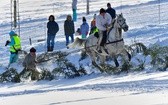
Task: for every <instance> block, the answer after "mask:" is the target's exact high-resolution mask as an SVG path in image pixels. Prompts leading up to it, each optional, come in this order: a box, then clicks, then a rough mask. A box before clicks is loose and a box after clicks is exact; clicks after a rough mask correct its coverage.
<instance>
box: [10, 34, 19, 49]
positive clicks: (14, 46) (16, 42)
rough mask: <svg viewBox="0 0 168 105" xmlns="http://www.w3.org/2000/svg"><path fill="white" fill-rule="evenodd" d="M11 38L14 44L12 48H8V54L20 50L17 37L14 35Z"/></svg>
mask: <svg viewBox="0 0 168 105" xmlns="http://www.w3.org/2000/svg"><path fill="white" fill-rule="evenodd" d="M12 38H13V39H14V42H15V44H14V45H13V46H10V52H16V51H18V50H21V43H20V37H19V36H18V35H14V36H12Z"/></svg>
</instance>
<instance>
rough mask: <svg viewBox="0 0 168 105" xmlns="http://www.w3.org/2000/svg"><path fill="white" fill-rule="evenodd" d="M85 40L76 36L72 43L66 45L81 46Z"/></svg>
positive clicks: (71, 46)
mask: <svg viewBox="0 0 168 105" xmlns="http://www.w3.org/2000/svg"><path fill="white" fill-rule="evenodd" d="M85 42H86V40H85V39H80V38H78V37H77V38H76V39H75V41H74V42H73V43H71V44H69V45H68V47H70V48H75V47H76V46H79V47H81V46H84V44H85Z"/></svg>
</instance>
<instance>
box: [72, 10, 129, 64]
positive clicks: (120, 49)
mask: <svg viewBox="0 0 168 105" xmlns="http://www.w3.org/2000/svg"><path fill="white" fill-rule="evenodd" d="M122 29H123V30H124V31H125V32H126V31H128V25H127V23H126V19H125V18H124V17H123V15H122V13H121V14H119V15H117V18H116V19H115V22H114V24H113V27H111V29H110V30H109V32H108V35H107V41H106V43H105V48H106V49H107V51H108V54H107V53H106V52H105V51H104V50H102V53H98V51H97V46H98V45H97V42H98V38H97V37H95V36H94V35H90V36H89V37H88V38H87V39H79V38H76V39H75V41H74V42H73V43H72V44H71V45H69V47H71V48H72V47H75V46H84V50H85V51H86V53H87V54H88V55H89V56H90V57H91V60H92V64H93V65H97V64H96V57H97V55H98V56H99V57H100V60H101V63H104V62H105V58H106V56H110V57H113V58H114V62H115V64H116V66H117V67H118V66H119V63H118V61H117V56H118V55H121V56H122V57H123V58H124V60H126V61H128V60H130V59H131V55H130V54H129V53H128V52H127V51H126V50H125V48H124V40H123V38H122Z"/></svg>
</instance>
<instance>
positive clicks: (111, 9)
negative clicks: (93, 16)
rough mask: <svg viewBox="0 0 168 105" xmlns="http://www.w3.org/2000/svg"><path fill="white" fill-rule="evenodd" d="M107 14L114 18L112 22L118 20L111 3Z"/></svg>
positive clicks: (108, 4) (108, 5)
mask: <svg viewBox="0 0 168 105" xmlns="http://www.w3.org/2000/svg"><path fill="white" fill-rule="evenodd" d="M106 12H107V13H109V14H110V15H111V17H112V20H114V19H115V18H116V11H115V9H114V8H112V7H111V4H110V3H107V9H106Z"/></svg>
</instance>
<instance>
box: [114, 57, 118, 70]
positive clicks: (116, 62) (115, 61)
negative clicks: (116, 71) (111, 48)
mask: <svg viewBox="0 0 168 105" xmlns="http://www.w3.org/2000/svg"><path fill="white" fill-rule="evenodd" d="M114 63H115V65H116V67H119V63H118V60H117V57H116V56H114Z"/></svg>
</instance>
